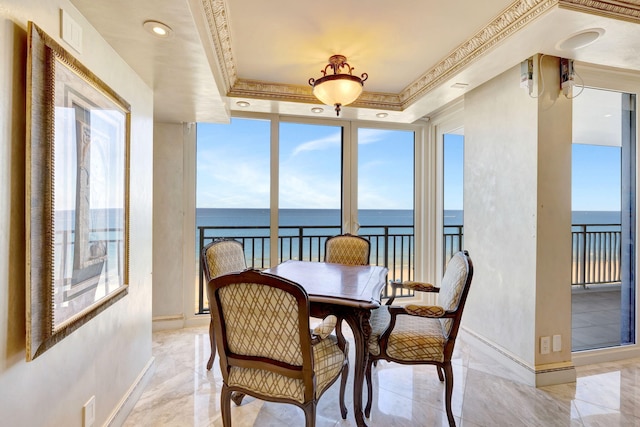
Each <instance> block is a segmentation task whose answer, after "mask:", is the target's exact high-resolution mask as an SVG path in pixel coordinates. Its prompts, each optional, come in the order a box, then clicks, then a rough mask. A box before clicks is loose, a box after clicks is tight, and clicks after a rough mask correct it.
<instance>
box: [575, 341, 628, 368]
mask: <svg viewBox="0 0 640 427" xmlns="http://www.w3.org/2000/svg"><path fill="white" fill-rule="evenodd" d="M636 357H640V346H638V345H637V344H636V345H625V346H620V347H609V348H603V349H598V350H584V351H576V352H574V353H573V363H574V364H575V365H576V366H584V365H592V364H594V363H603V362H614V361H616V360H624V359H633V358H636Z"/></svg>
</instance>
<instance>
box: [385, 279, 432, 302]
mask: <svg viewBox="0 0 640 427" xmlns="http://www.w3.org/2000/svg"><path fill="white" fill-rule="evenodd" d="M389 285H391V297H389V300H388V301H387V304H386V305H391V304H393V301H394V300H395V299H396V291H397V290H398V289H409V290H412V291H421V292H440V288H438V287H435V286H433V285H432V284H431V283H424V282H414V281H413V280H407V281H406V282H394V281H390V282H389Z"/></svg>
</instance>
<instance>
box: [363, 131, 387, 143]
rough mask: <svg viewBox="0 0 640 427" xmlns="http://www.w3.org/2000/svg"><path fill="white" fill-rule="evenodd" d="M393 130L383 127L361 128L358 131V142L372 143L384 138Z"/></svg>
mask: <svg viewBox="0 0 640 427" xmlns="http://www.w3.org/2000/svg"><path fill="white" fill-rule="evenodd" d="M390 132H391V131H388V130H382V129H360V130H359V131H358V144H360V145H364V144H372V143H374V142H378V141H382V140H384V139H385V138H386V137H387V135H388V134H389V133H390Z"/></svg>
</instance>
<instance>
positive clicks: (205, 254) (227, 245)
mask: <svg viewBox="0 0 640 427" xmlns="http://www.w3.org/2000/svg"><path fill="white" fill-rule="evenodd" d="M246 268H247V262H246V260H245V257H244V248H243V246H242V243H240V242H238V241H237V240H229V239H218V240H214V241H213V242H211V243H209V244H208V245H207V246H205V247H204V248H202V269H203V271H204V280H205V283H209V281H210V280H211V279H213V278H214V277H218V276H222V275H223V274H228V273H234V272H236V271H242V270H245V269H246ZM209 301H211V300H209ZM209 340H210V341H211V356H210V357H209V360H208V361H207V370H210V369H211V367H212V366H213V359H214V358H215V357H216V343H215V338H214V335H213V321H211V323H210V324H209Z"/></svg>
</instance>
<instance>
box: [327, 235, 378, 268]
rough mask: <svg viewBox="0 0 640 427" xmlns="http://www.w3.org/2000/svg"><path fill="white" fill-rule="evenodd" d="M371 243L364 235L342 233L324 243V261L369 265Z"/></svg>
mask: <svg viewBox="0 0 640 427" xmlns="http://www.w3.org/2000/svg"><path fill="white" fill-rule="evenodd" d="M370 253H371V243H370V242H369V241H368V240H367V239H365V238H364V237H360V236H355V235H353V234H349V233H347V234H341V235H338V236H333V237H329V238H328V239H327V240H326V241H325V244H324V261H325V262H333V263H336V264H346V265H369V255H370Z"/></svg>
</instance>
